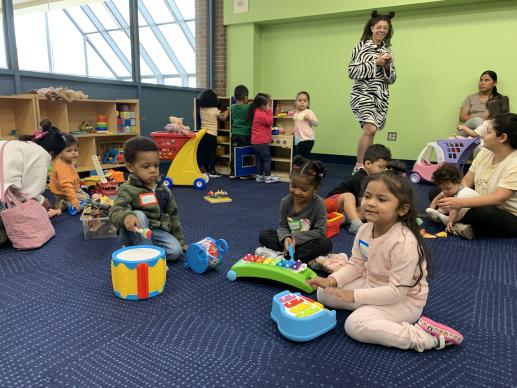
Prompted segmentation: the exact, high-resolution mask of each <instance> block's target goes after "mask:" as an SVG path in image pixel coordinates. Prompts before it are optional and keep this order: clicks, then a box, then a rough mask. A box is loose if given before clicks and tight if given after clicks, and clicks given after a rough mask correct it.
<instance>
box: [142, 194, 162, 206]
mask: <svg viewBox="0 0 517 388" xmlns="http://www.w3.org/2000/svg"><path fill="white" fill-rule="evenodd" d="M138 197H139V198H140V206H149V205H156V204H158V199H157V198H156V194H154V193H144V194H140V195H139V196H138Z"/></svg>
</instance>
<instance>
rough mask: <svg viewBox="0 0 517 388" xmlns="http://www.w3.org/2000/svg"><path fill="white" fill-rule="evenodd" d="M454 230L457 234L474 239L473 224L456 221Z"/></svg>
mask: <svg viewBox="0 0 517 388" xmlns="http://www.w3.org/2000/svg"><path fill="white" fill-rule="evenodd" d="M452 231H453V233H454V234H455V235H456V236H460V237H463V238H466V239H467V240H472V239H473V238H474V229H472V226H471V225H467V224H462V223H461V222H456V223H455V224H454V225H453V226H452Z"/></svg>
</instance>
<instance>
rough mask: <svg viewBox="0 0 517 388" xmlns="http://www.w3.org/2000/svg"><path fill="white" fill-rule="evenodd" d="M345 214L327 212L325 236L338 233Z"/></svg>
mask: <svg viewBox="0 0 517 388" xmlns="http://www.w3.org/2000/svg"><path fill="white" fill-rule="evenodd" d="M344 217H345V216H344V215H343V214H341V213H336V212H332V213H327V237H328V238H331V237H334V236H335V235H337V234H338V233H339V228H340V227H341V223H342V222H343V218H344Z"/></svg>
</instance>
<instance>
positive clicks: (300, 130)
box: [293, 91, 319, 158]
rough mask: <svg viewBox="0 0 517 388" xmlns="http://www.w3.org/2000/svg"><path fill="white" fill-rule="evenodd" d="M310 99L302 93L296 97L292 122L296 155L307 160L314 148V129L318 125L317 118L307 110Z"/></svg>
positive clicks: (306, 94) (307, 94) (305, 93)
mask: <svg viewBox="0 0 517 388" xmlns="http://www.w3.org/2000/svg"><path fill="white" fill-rule="evenodd" d="M310 104H311V97H310V96H309V93H307V92H305V91H302V92H299V93H298V94H297V95H296V112H295V113H294V115H293V121H294V145H295V152H296V154H300V155H302V156H303V157H304V158H308V157H309V155H310V153H311V150H312V147H314V129H313V128H314V127H317V126H318V124H319V121H318V118H317V117H316V115H315V114H314V112H313V111H312V110H310V109H309V107H310Z"/></svg>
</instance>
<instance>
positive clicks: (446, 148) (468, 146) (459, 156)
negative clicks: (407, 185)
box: [409, 137, 479, 183]
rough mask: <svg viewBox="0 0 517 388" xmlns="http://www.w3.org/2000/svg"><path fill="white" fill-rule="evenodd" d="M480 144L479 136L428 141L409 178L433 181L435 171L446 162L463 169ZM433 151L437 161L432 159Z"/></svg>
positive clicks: (415, 180) (416, 181) (416, 180)
mask: <svg viewBox="0 0 517 388" xmlns="http://www.w3.org/2000/svg"><path fill="white" fill-rule="evenodd" d="M478 145H479V138H478V137H477V138H467V139H446V140H438V141H436V142H431V143H427V145H426V146H425V148H424V149H423V150H422V152H420V155H418V158H417V160H416V162H415V165H414V166H413V172H412V173H411V175H410V176H409V180H410V181H411V182H412V183H418V182H420V180H422V179H423V180H426V181H428V182H431V180H432V178H433V173H434V172H435V171H436V170H438V168H440V166H441V165H443V164H444V163H448V164H456V165H458V167H459V168H460V169H462V168H463V165H464V164H465V163H466V162H467V161H468V159H469V158H470V157H471V156H472V153H473V152H474V149H475V148H476V147H477V146H478ZM433 153H434V154H435V155H436V162H433V161H432V159H433V158H432V157H433Z"/></svg>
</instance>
